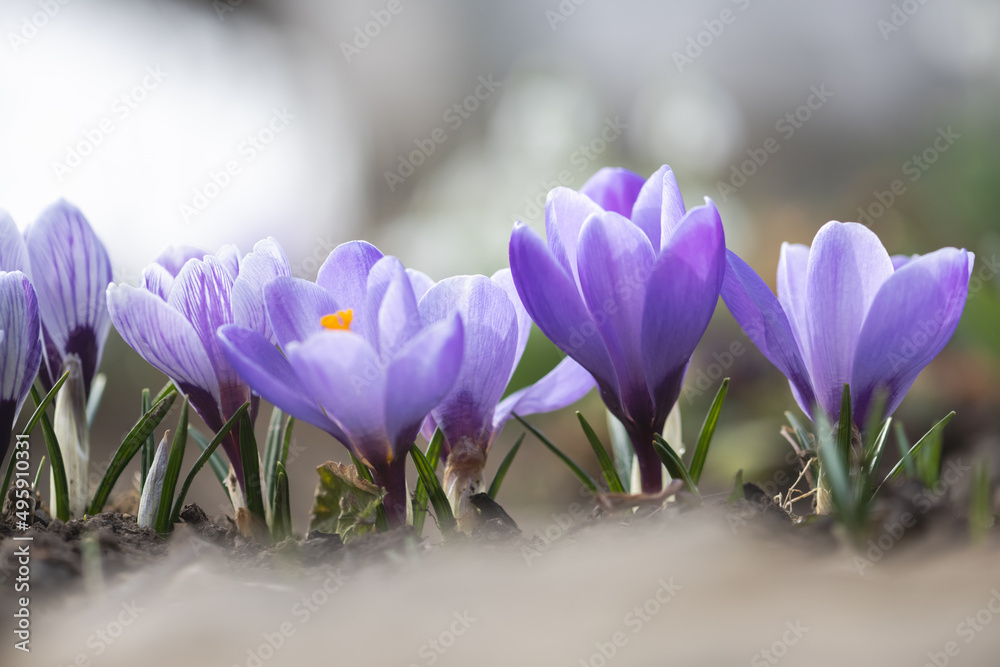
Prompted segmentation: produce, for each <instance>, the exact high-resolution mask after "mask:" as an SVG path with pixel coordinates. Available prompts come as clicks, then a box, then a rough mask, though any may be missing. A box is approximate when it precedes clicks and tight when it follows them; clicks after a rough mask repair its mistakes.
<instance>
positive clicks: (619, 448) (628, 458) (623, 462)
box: [605, 410, 635, 484]
mask: <svg viewBox="0 0 1000 667" xmlns="http://www.w3.org/2000/svg"><path fill="white" fill-rule="evenodd" d="M605 415H606V416H607V421H608V435H609V436H610V437H611V453H612V454H613V455H614V459H615V471H616V472H617V473H618V479H620V480H622V482H623V483H624V482H626V481H627V482H629V483H630V484H631V481H632V459H633V457H635V449H633V448H632V441H631V440H630V439H629V437H628V431H626V430H625V425H624V424H622V423H621V422H620V421H619V420H618V417H615V416H614V415H613V414H611V410H605Z"/></svg>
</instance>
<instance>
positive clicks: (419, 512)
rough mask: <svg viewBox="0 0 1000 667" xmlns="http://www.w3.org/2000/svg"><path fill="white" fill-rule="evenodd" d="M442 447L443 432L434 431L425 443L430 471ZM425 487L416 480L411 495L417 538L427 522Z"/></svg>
mask: <svg viewBox="0 0 1000 667" xmlns="http://www.w3.org/2000/svg"><path fill="white" fill-rule="evenodd" d="M443 446H444V431H442V430H441V429H435V431H434V435H433V436H431V441H430V442H429V443H427V457H426V458H427V463H428V464H429V465H430V466H431V470H434V471H435V474H436V471H437V464H438V460H439V459H440V458H441V448H442V447H443ZM427 501H428V496H427V487H426V486H425V485H424V480H423V479H419V478H418V479H417V488H416V490H415V491H414V493H413V530H414V532H415V533H416V534H417V537H420V536H421V535H423V532H424V522H425V521H426V520H427Z"/></svg>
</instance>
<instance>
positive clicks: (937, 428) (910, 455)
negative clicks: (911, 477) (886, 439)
mask: <svg viewBox="0 0 1000 667" xmlns="http://www.w3.org/2000/svg"><path fill="white" fill-rule="evenodd" d="M954 416H955V411H954V410H952V411H951V412H949V413H948V414H946V415H945V416H944V418H942V419H941V421H939V422H938V423H937V424H934V426H932V427H931V430H929V431H927V433H925V434H924V437H922V438H920V440H917V444H915V445H913V447H911V448H910V449H909V450H908V451H907V452H906V454H904V455H903V458H901V459H900V460H899V462H898V463H897V464H896V465H895V466H893V468H892V470H890V471H889V474H888V475H886V476H885V479H884V480H882V484H885V483H886V482H888V481H889V480H891V479H895V478H896V477H898V476H899V473H900V472H902V471H903V470H904V469H907V470H910V468H909V465H908V464H907V462H909V463H911V464H912V463H913V462H914V461H915V460H916V457H917V455H919V454H920V450H921V449H922V448H923V447H924V445H925V443H926V442H928V441H929V440H932V439H933V438H935V437H937V438H940V437H941V432H942V431H944V427H945V426H947V425H948V422H950V421H951V418H952V417H954ZM896 437H897V439H899V438H900V437H901V438H902V439H900V440H899V442H900V443H905V438H906V436H905V435H904V434H903V433H902V429H901V428H900V429H897V430H896ZM938 442H940V440H939V441H938ZM913 470H914V473H916V472H918V470H917V468H916V466H914V468H913ZM880 486H881V485H880Z"/></svg>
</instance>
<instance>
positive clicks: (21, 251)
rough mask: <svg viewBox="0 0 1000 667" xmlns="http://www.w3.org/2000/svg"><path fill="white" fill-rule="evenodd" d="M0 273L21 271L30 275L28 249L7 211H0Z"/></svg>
mask: <svg viewBox="0 0 1000 667" xmlns="http://www.w3.org/2000/svg"><path fill="white" fill-rule="evenodd" d="M0 271H21V272H23V273H24V274H25V275H28V276H30V275H31V269H30V263H29V261H28V247H27V246H26V245H25V244H24V237H23V236H21V230H19V229H18V228H17V224H16V223H15V222H14V219H13V218H11V217H10V214H8V213H7V211H2V210H0Z"/></svg>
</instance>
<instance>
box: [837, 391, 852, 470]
mask: <svg viewBox="0 0 1000 667" xmlns="http://www.w3.org/2000/svg"><path fill="white" fill-rule="evenodd" d="M853 430H854V422H853V421H852V419H851V387H850V385H848V384H845V385H844V391H843V392H842V393H841V396H840V422H839V423H838V424H837V451H838V452H839V453H840V458H841V460H842V461H843V462H844V467H845V469H846V470H847V471H848V472H850V471H851V434H852V432H853Z"/></svg>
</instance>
